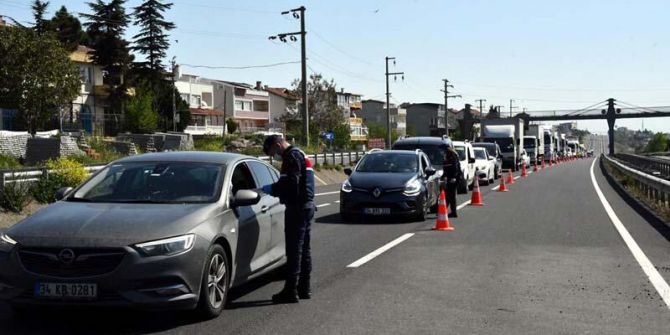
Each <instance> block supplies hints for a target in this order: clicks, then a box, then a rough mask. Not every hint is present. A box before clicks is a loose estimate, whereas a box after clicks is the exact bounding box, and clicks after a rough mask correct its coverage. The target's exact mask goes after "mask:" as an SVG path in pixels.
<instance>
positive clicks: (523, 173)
mask: <svg viewBox="0 0 670 335" xmlns="http://www.w3.org/2000/svg"><path fill="white" fill-rule="evenodd" d="M521 177H523V178H526V177H528V172H527V171H526V163H524V164H523V166H522V167H521Z"/></svg>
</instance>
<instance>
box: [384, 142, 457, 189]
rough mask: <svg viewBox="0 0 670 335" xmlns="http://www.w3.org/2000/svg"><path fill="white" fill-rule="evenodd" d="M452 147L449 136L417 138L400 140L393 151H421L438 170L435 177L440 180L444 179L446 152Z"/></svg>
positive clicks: (394, 144) (394, 145)
mask: <svg viewBox="0 0 670 335" xmlns="http://www.w3.org/2000/svg"><path fill="white" fill-rule="evenodd" d="M450 146H452V143H451V140H450V139H449V137H447V136H442V137H433V136H416V137H401V138H399V139H398V140H397V141H396V142H395V143H393V147H391V149H393V150H412V151H414V150H416V149H420V150H421V151H423V153H425V154H426V156H428V159H429V160H430V164H431V165H432V166H433V168H434V169H435V170H436V172H435V177H436V178H438V179H440V178H441V177H442V172H443V171H442V166H443V165H444V157H445V154H446V150H447V148H448V147H450Z"/></svg>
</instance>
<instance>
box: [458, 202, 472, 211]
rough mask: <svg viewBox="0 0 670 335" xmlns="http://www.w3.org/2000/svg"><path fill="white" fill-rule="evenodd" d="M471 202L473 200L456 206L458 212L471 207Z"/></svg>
mask: <svg viewBox="0 0 670 335" xmlns="http://www.w3.org/2000/svg"><path fill="white" fill-rule="evenodd" d="M470 202H471V200H468V201H466V202H464V203H462V204H460V205H458V206H456V209H457V210H458V209H461V208H463V207H465V206H467V205H469V204H470Z"/></svg>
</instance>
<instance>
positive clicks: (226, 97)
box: [223, 89, 228, 141]
mask: <svg viewBox="0 0 670 335" xmlns="http://www.w3.org/2000/svg"><path fill="white" fill-rule="evenodd" d="M227 102H228V90H226V89H224V91H223V140H224V141H225V139H226V108H228V103H227Z"/></svg>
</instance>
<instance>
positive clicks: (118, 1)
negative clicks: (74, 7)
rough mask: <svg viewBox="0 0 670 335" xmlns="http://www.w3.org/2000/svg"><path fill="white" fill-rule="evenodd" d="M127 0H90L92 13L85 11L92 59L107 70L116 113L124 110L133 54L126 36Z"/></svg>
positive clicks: (113, 108) (113, 109)
mask: <svg viewBox="0 0 670 335" xmlns="http://www.w3.org/2000/svg"><path fill="white" fill-rule="evenodd" d="M125 2H126V0H111V1H109V3H105V2H103V1H102V0H95V2H89V3H88V6H89V8H90V10H91V14H82V16H83V17H84V18H86V19H87V20H88V21H87V22H85V23H84V25H85V26H86V28H87V30H86V32H87V34H88V36H89V38H90V46H91V47H92V48H93V49H94V51H93V60H94V61H95V63H96V64H99V65H100V66H102V68H103V70H104V71H105V76H104V78H103V81H104V83H105V84H108V85H110V96H109V102H110V105H111V109H112V111H114V112H120V111H122V108H123V107H122V106H123V102H124V101H125V100H126V98H127V94H126V92H127V88H128V87H127V83H126V81H125V80H124V76H125V75H126V74H127V73H128V69H129V65H130V64H131V63H132V60H133V58H132V56H131V55H130V52H129V47H128V41H126V40H125V39H124V38H123V35H124V33H125V31H126V28H127V27H128V23H129V19H128V15H126V11H125V8H124V7H123V5H124V4H125Z"/></svg>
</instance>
